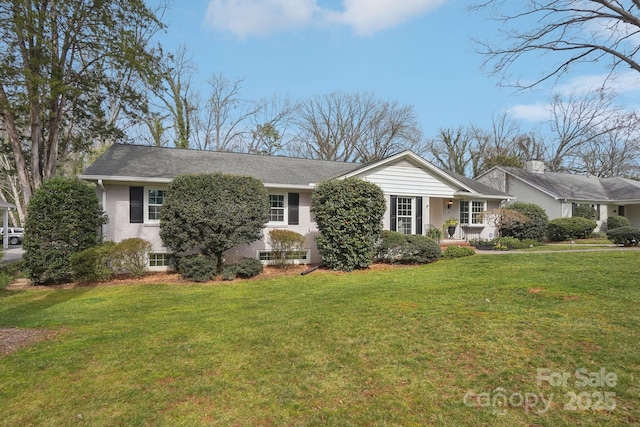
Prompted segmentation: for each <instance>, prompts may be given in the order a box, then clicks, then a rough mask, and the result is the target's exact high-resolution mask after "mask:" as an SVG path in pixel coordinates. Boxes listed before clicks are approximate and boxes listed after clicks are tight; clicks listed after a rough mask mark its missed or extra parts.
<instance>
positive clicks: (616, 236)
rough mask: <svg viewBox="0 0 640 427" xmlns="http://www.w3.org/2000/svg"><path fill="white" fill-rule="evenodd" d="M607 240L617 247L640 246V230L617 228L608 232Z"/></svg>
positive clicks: (635, 228)
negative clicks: (639, 243) (639, 244)
mask: <svg viewBox="0 0 640 427" xmlns="http://www.w3.org/2000/svg"><path fill="white" fill-rule="evenodd" d="M607 238H608V239H609V240H611V241H612V242H613V243H615V244H616V245H624V246H638V242H640V228H637V227H626V226H625V227H617V228H614V229H613V230H609V231H608V232H607Z"/></svg>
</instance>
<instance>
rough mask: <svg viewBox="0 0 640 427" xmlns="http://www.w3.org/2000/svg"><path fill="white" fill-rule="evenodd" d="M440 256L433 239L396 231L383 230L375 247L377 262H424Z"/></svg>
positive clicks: (438, 246) (440, 253) (439, 250)
mask: <svg viewBox="0 0 640 427" xmlns="http://www.w3.org/2000/svg"><path fill="white" fill-rule="evenodd" d="M441 256H442V250H441V249H440V245H439V244H438V242H436V241H435V240H432V239H430V238H428V237H426V236H421V235H416V234H412V235H405V234H401V233H398V232H396V231H384V232H383V233H382V238H381V239H379V240H378V242H377V244H376V249H375V259H376V261H377V262H385V263H400V264H426V263H430V262H434V261H437V260H438V259H439V258H440V257H441Z"/></svg>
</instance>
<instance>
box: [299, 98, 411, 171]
mask: <svg viewBox="0 0 640 427" xmlns="http://www.w3.org/2000/svg"><path fill="white" fill-rule="evenodd" d="M296 125H297V128H298V135H297V138H296V147H295V149H294V150H295V152H296V154H299V155H301V156H303V157H308V158H315V159H324V160H336V161H343V162H350V161H362V162H368V161H372V160H376V159H379V158H382V157H386V156H388V155H391V154H394V153H396V152H399V151H401V150H404V149H409V148H411V147H413V145H415V144H416V143H417V142H418V140H419V139H420V137H421V132H420V128H419V126H418V123H417V121H416V119H415V115H414V113H413V107H408V106H401V105H399V104H397V103H390V102H387V101H382V100H379V99H376V98H375V97H374V96H373V95H372V94H370V93H366V94H358V93H355V94H349V93H344V92H334V93H331V94H328V95H322V96H316V97H314V98H311V99H307V100H304V101H302V102H301V103H300V106H299V108H298V110H297V114H296Z"/></svg>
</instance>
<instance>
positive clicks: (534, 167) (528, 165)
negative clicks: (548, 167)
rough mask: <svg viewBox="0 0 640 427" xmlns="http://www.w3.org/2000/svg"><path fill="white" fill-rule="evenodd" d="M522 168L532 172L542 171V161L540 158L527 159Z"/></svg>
mask: <svg viewBox="0 0 640 427" xmlns="http://www.w3.org/2000/svg"><path fill="white" fill-rule="evenodd" d="M524 168H525V170H528V171H531V172H533V173H544V162H543V161H542V160H528V161H527V162H525V164H524Z"/></svg>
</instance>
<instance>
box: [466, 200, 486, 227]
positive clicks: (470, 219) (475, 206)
mask: <svg viewBox="0 0 640 427" xmlns="http://www.w3.org/2000/svg"><path fill="white" fill-rule="evenodd" d="M486 210H487V202H486V201H484V200H460V224H463V225H483V224H484V218H483V217H482V213H483V212H485V211H486Z"/></svg>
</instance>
